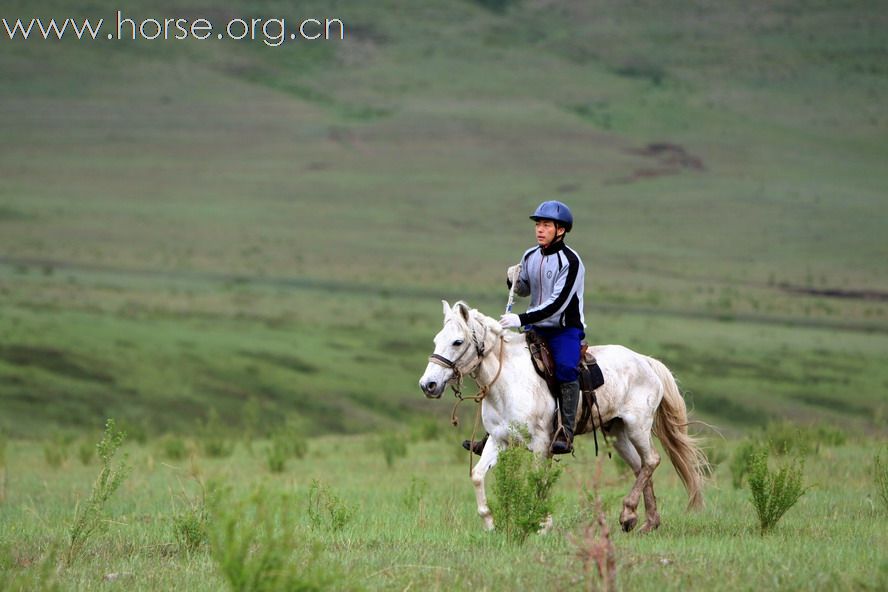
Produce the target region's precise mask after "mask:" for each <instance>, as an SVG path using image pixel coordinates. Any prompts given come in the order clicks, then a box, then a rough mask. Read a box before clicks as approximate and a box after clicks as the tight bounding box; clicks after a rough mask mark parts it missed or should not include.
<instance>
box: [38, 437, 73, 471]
mask: <svg viewBox="0 0 888 592" xmlns="http://www.w3.org/2000/svg"><path fill="white" fill-rule="evenodd" d="M69 443H70V440H69V439H68V438H65V437H64V436H59V435H56V436H53V437H52V439H50V440H49V441H47V442H44V443H43V458H44V459H45V460H46V464H48V465H49V466H50V467H52V468H54V469H57V468H59V467H61V466H62V465H63V464H65V462H67V460H68V444H69Z"/></svg>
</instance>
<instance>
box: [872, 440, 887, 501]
mask: <svg viewBox="0 0 888 592" xmlns="http://www.w3.org/2000/svg"><path fill="white" fill-rule="evenodd" d="M882 452H888V448H886V449H884V450H882V451H880V452H877V453H876V456H875V458H874V459H873V477H874V480H875V482H876V496H877V497H878V498H879V501H881V502H882V508H883V509H884V510H885V511H886V512H888V462H884V461H883V460H882Z"/></svg>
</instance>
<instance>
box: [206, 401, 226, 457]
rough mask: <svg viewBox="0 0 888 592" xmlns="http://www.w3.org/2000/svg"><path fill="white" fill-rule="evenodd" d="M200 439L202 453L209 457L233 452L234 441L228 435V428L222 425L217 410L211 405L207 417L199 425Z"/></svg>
mask: <svg viewBox="0 0 888 592" xmlns="http://www.w3.org/2000/svg"><path fill="white" fill-rule="evenodd" d="M199 432H200V441H201V448H202V449H203V453H204V454H205V455H206V456H209V457H211V458H225V457H229V456H231V453H232V452H234V441H233V440H232V439H231V438H230V437H229V435H228V430H227V429H225V427H224V426H223V425H222V421H221V420H220V418H219V412H218V411H216V408H215V407H213V408H211V409H210V411H209V413H208V414H207V419H206V421H204V422H203V423H202V424H201V426H200V430H199Z"/></svg>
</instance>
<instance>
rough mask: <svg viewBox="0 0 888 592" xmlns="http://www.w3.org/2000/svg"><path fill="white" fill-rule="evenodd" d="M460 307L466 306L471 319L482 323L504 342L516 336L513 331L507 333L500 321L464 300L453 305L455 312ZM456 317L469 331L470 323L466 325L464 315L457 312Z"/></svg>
mask: <svg viewBox="0 0 888 592" xmlns="http://www.w3.org/2000/svg"><path fill="white" fill-rule="evenodd" d="M460 305H462V306H464V307H465V308H466V309H467V310H468V311H469V318H470V319H474V320H476V321H478V322H479V323H481V325H483V326H484V327H486V328H487V330H488V331H490V332H491V333H493V334H494V335H496V336H498V337H502V338H503V339H504V341H510V340H511V338H512V336H513V335H515V334H514V333H513V332H512V331H506V330H505V329H503V327H502V325H500V324H499V321H497V320H496V319H494V318H493V317H489V316H487V315H486V314H484V313H483V312H481V311H479V310H478V309H477V308H472V307H471V306H469V305H468V304H467V303H466V302H465V301H464V300H459V301H458V302H456V303H455V304H454V305H453V310H454V311H456V310H457V307H459V306H460ZM454 316H455V317H456V318H457V319H458V320H459V322H460V323H461V324H463V325H465V326H466V328H467V329H468V328H469V327H468V323H466V321H465V319H463V317H462V315H461V314H459V313H457V312H455V314H454Z"/></svg>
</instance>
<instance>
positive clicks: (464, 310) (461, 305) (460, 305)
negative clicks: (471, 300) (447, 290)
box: [453, 302, 469, 323]
mask: <svg viewBox="0 0 888 592" xmlns="http://www.w3.org/2000/svg"><path fill="white" fill-rule="evenodd" d="M453 307H454V308H455V309H457V310H458V311H459V314H461V315H462V318H463V320H464V321H465V322H467V323H468V322H469V307H468V306H466V303H465V302H457V303H456V304H455V305H454V306H453Z"/></svg>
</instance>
